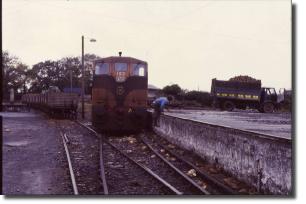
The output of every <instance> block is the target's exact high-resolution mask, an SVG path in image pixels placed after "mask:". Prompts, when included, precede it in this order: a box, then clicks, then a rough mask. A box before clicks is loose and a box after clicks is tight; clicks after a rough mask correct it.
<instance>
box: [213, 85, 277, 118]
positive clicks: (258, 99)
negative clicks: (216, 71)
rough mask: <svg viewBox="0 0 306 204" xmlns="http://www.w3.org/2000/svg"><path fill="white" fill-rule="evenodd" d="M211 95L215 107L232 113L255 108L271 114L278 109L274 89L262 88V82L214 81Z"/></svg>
mask: <svg viewBox="0 0 306 204" xmlns="http://www.w3.org/2000/svg"><path fill="white" fill-rule="evenodd" d="M211 95H212V97H213V105H214V107H219V108H221V109H223V110H227V111H232V110H233V109H234V108H239V109H246V108H247V107H248V108H254V109H257V110H259V111H260V112H264V113H271V112H273V111H274V110H275V108H276V107H277V94H276V91H275V89H274V88H266V87H261V81H260V80H229V81H221V80H217V79H213V80H212V85H211Z"/></svg>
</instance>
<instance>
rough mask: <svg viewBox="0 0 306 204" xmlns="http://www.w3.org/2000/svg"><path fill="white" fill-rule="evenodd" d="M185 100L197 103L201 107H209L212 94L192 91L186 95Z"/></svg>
mask: <svg viewBox="0 0 306 204" xmlns="http://www.w3.org/2000/svg"><path fill="white" fill-rule="evenodd" d="M185 100H188V101H196V102H198V103H200V104H201V105H205V106H209V105H210V104H211V97H210V93H208V92H203V91H190V92H187V93H186V94H185Z"/></svg>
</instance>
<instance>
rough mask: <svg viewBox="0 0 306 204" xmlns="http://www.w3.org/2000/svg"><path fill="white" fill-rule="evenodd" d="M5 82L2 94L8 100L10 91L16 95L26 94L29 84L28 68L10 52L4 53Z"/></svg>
mask: <svg viewBox="0 0 306 204" xmlns="http://www.w3.org/2000/svg"><path fill="white" fill-rule="evenodd" d="M2 67H3V81H2V93H3V94H4V98H5V99H8V97H9V91H10V89H12V88H13V89H14V92H15V93H22V92H23V93H25V92H26V84H27V83H28V80H29V78H28V66H27V65H25V64H24V63H22V62H21V61H20V60H19V59H18V58H17V57H16V56H12V55H11V54H9V52H7V51H4V52H2Z"/></svg>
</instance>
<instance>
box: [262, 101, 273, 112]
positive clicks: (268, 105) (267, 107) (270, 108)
mask: <svg viewBox="0 0 306 204" xmlns="http://www.w3.org/2000/svg"><path fill="white" fill-rule="evenodd" d="M263 111H264V112H265V113H272V112H273V111H274V105H273V103H265V104H264V105H263Z"/></svg>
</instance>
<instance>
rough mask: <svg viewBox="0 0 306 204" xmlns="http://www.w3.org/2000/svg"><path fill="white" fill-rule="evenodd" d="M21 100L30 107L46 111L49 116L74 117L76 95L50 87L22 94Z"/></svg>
mask: <svg viewBox="0 0 306 204" xmlns="http://www.w3.org/2000/svg"><path fill="white" fill-rule="evenodd" d="M22 102H23V103H25V104H27V105H28V106H30V107H32V108H36V109H39V110H42V111H44V112H46V113H47V114H48V115H50V116H51V117H64V118H76V117H77V107H78V95H77V94H76V93H62V92H60V91H58V90H56V89H55V91H54V89H50V90H48V91H47V92H45V93H41V94H36V93H29V94H25V95H23V96H22Z"/></svg>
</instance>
